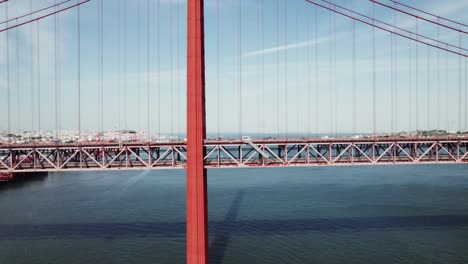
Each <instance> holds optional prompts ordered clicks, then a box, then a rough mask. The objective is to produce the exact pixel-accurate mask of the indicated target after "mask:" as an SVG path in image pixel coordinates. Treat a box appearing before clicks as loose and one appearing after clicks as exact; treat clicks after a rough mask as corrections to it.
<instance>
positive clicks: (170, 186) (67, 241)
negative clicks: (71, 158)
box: [0, 165, 468, 264]
mask: <svg viewBox="0 0 468 264" xmlns="http://www.w3.org/2000/svg"><path fill="white" fill-rule="evenodd" d="M208 185H209V195H208V196H209V228H210V234H209V239H210V242H209V244H210V263H233V264H234V263H235V264H242V263H256V264H260V263H278V264H279V263H346V264H350V263H408V264H417V263H468V166H467V165H427V166H426V165H415V166H413V165H407V166H387V167H385V166H376V167H317V168H281V169H276V168H275V169H235V170H234V169H222V170H221V169H220V170H209V173H208ZM0 212H1V217H0V263H184V261H185V171H182V170H181V171H134V172H97V173H95V172H93V173H90V172H86V173H81V172H69V173H51V174H49V176H47V177H44V178H39V179H35V180H30V181H24V182H18V183H10V184H6V185H2V186H0Z"/></svg>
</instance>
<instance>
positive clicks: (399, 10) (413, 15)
mask: <svg viewBox="0 0 468 264" xmlns="http://www.w3.org/2000/svg"><path fill="white" fill-rule="evenodd" d="M369 1H371V2H372V3H376V4H378V5H381V6H383V7H387V8H390V9H393V10H395V11H397V12H400V13H403V14H405V15H408V16H412V17H414V18H419V19H421V20H424V21H426V22H429V23H432V24H434V25H438V26H441V27H444V28H447V29H450V30H454V31H458V32H461V33H464V34H468V32H467V31H465V30H462V29H458V28H454V27H451V26H447V25H445V24H442V23H440V22H437V21H432V20H430V19H427V18H424V17H421V16H417V15H415V14H413V13H410V12H407V11H404V10H401V9H399V8H396V7H393V6H390V5H387V4H384V3H381V2H379V1H376V0H369Z"/></svg>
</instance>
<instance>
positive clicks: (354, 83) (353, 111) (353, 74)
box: [352, 1, 357, 135]
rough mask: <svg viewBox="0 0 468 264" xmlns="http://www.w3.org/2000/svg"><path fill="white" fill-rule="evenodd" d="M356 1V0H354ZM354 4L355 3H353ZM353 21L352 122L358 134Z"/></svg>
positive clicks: (354, 132)
mask: <svg viewBox="0 0 468 264" xmlns="http://www.w3.org/2000/svg"><path fill="white" fill-rule="evenodd" d="M353 3H354V1H353ZM353 6H354V5H353ZM352 23H353V55H352V57H353V58H352V61H353V62H352V64H353V65H352V71H353V72H352V76H353V77H352V79H353V80H352V82H353V92H352V93H353V98H352V107H353V110H352V115H353V118H352V122H353V135H356V132H357V131H356V21H354V20H353V21H352Z"/></svg>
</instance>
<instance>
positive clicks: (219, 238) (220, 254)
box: [208, 190, 245, 264]
mask: <svg viewBox="0 0 468 264" xmlns="http://www.w3.org/2000/svg"><path fill="white" fill-rule="evenodd" d="M244 195H245V193H244V191H242V190H240V191H238V192H237V194H236V197H235V198H234V200H233V202H232V204H231V206H230V207H229V210H228V212H227V214H226V216H225V217H224V221H222V222H219V223H210V225H213V228H212V230H210V232H215V237H214V240H213V242H212V243H211V245H210V251H209V256H208V259H209V263H214V264H218V263H222V261H223V259H224V255H225V253H226V249H227V247H228V245H229V240H230V237H231V235H232V234H231V233H232V231H233V229H232V228H231V226H232V224H233V223H235V222H236V219H237V215H238V214H239V209H240V205H241V202H242V199H243V198H244Z"/></svg>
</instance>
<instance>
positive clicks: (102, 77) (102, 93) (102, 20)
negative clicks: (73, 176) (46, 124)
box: [99, 0, 104, 137]
mask: <svg viewBox="0 0 468 264" xmlns="http://www.w3.org/2000/svg"><path fill="white" fill-rule="evenodd" d="M100 4H101V16H100V20H101V34H100V37H101V47H100V51H101V52H100V53H101V61H100V67H101V84H100V86H101V103H100V106H101V127H100V131H99V132H101V133H100V135H101V137H102V133H103V132H104V0H101V2H100Z"/></svg>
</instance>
